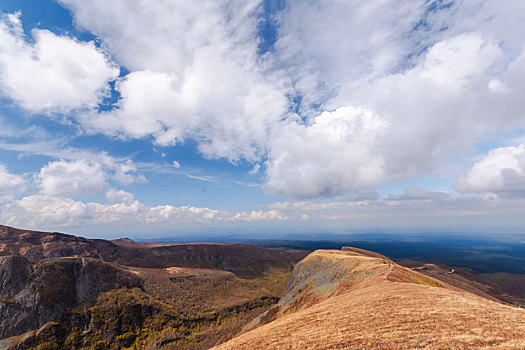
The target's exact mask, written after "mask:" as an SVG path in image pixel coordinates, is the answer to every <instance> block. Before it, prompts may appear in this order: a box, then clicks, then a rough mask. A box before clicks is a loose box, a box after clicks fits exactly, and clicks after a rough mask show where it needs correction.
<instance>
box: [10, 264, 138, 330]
mask: <svg viewBox="0 0 525 350" xmlns="http://www.w3.org/2000/svg"><path fill="white" fill-rule="evenodd" d="M141 284H142V280H141V279H140V278H138V277H137V276H135V275H133V274H132V273H130V272H128V271H126V270H123V269H121V268H118V267H116V266H113V265H111V264H108V263H105V262H102V261H100V260H96V259H89V258H57V259H45V260H39V261H31V260H29V259H27V258H25V257H21V256H6V257H0V339H2V338H7V337H10V336H14V335H18V334H21V333H24V332H26V331H29V330H32V329H36V328H39V327H41V326H42V325H43V324H45V323H46V322H49V321H52V320H55V319H56V318H58V317H59V316H60V315H62V314H63V313H64V312H65V311H67V310H69V309H71V308H73V307H75V306H77V305H79V304H81V303H83V302H85V301H86V300H88V299H89V298H92V297H94V296H96V295H97V294H99V293H101V292H104V291H108V290H111V289H116V288H122V287H139V286H141Z"/></svg>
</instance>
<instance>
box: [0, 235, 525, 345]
mask: <svg viewBox="0 0 525 350" xmlns="http://www.w3.org/2000/svg"><path fill="white" fill-rule="evenodd" d="M307 255H308V252H306V251H298V250H290V249H275V248H273V249H268V248H260V247H254V246H249V245H241V244H213V243H188V244H177V243H156V242H155V243H141V242H135V241H133V240H130V239H118V240H114V241H106V240H92V239H86V238H82V237H76V236H72V235H65V234H61V233H48V232H38V231H28V230H18V229H15V228H11V227H6V226H0V287H1V288H0V349H2V350H3V349H42V350H43V349H209V348H212V347H214V346H216V348H217V349H450V348H454V349H456V348H457V349H485V348H501V349H524V348H525V340H524V339H525V309H523V308H519V307H516V305H522V304H523V302H524V300H525V295H524V294H523V288H522V286H523V283H522V280H521V279H520V278H523V276H522V275H511V274H504V273H498V274H479V273H475V272H474V271H471V270H468V269H461V268H455V269H454V271H453V272H452V270H453V268H452V267H449V266H445V265H441V264H429V263H419V262H413V261H405V262H403V263H404V264H405V265H406V266H401V265H399V264H397V263H395V262H394V261H392V260H391V259H389V258H387V257H385V256H383V255H380V254H377V253H373V252H370V251H366V250H361V249H357V248H348V247H347V248H343V250H317V251H315V252H314V253H311V254H309V255H308V256H307ZM305 256H306V258H305ZM303 258H304V259H303ZM301 259H303V260H301ZM300 260H301V261H300ZM299 261H300V262H299ZM297 262H299V263H297ZM292 269H293V271H292ZM2 338H3V339H2Z"/></svg>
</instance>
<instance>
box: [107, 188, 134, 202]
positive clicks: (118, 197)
mask: <svg viewBox="0 0 525 350" xmlns="http://www.w3.org/2000/svg"><path fill="white" fill-rule="evenodd" d="M106 199H107V200H108V202H110V203H126V204H130V203H133V200H134V199H135V198H134V196H133V194H132V193H129V192H126V191H123V190H117V189H114V188H110V189H109V190H107V191H106Z"/></svg>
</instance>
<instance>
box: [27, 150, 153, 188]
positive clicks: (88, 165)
mask: <svg viewBox="0 0 525 350" xmlns="http://www.w3.org/2000/svg"><path fill="white" fill-rule="evenodd" d="M134 171H136V168H135V165H134V164H133V163H132V162H131V161H130V160H127V161H125V162H118V161H117V160H115V159H114V158H112V157H110V156H108V155H107V154H105V153H103V154H101V156H100V160H99V161H97V160H90V159H76V160H64V159H60V160H57V161H53V162H49V163H48V164H47V165H45V166H44V167H42V169H40V173H39V174H38V176H37V183H38V187H39V188H40V191H41V193H42V194H45V195H49V196H75V195H80V194H94V193H100V192H102V191H104V190H105V188H106V187H107V185H108V180H109V179H112V180H114V181H116V182H118V183H121V184H130V183H132V182H135V181H141V180H142V179H143V177H141V176H140V175H138V176H137V175H135V174H133V173H132V172H134ZM114 195H115V194H113V195H112V196H111V197H114Z"/></svg>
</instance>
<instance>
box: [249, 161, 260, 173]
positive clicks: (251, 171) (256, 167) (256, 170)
mask: <svg viewBox="0 0 525 350" xmlns="http://www.w3.org/2000/svg"><path fill="white" fill-rule="evenodd" d="M259 170H261V165H260V164H259V163H256V164H255V165H254V166H253V168H252V170H250V171H248V174H250V175H256V174H258V173H259Z"/></svg>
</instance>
